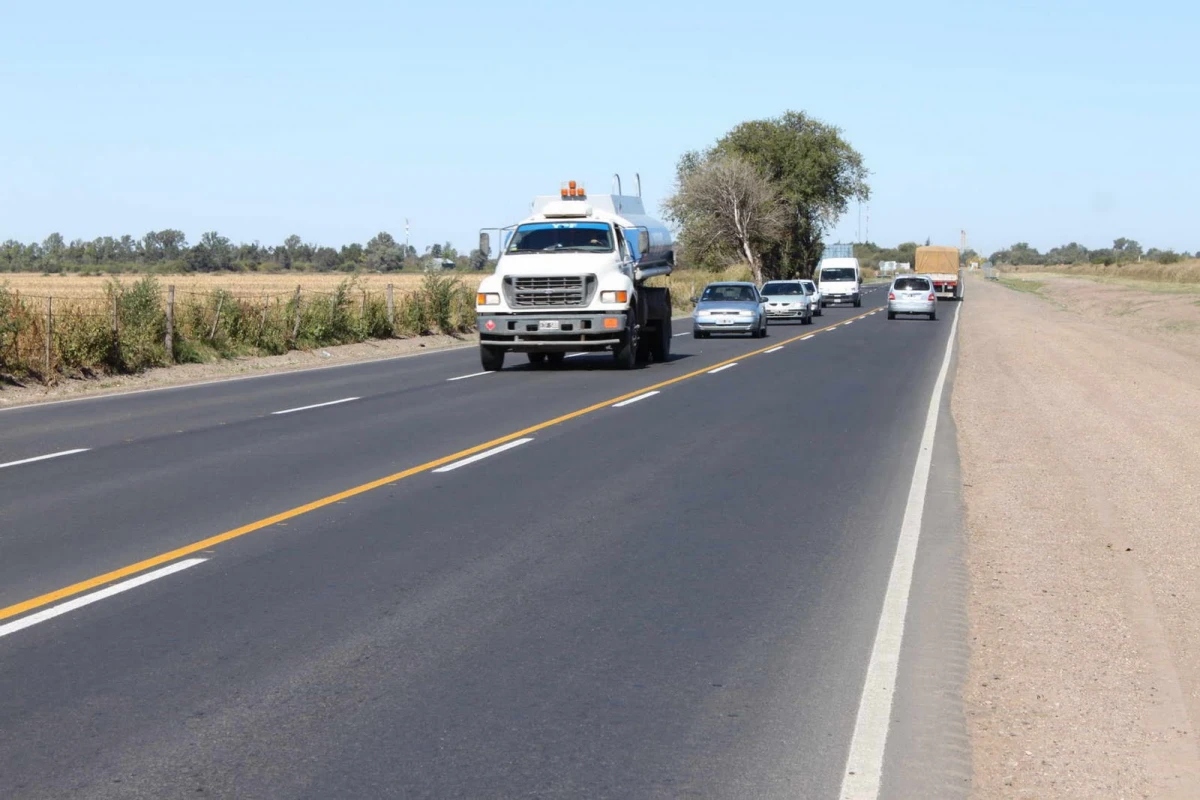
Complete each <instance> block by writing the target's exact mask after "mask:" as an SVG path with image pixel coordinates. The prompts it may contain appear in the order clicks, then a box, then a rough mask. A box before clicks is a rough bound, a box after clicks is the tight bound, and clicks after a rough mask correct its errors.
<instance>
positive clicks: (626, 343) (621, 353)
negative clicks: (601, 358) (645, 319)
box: [613, 309, 641, 369]
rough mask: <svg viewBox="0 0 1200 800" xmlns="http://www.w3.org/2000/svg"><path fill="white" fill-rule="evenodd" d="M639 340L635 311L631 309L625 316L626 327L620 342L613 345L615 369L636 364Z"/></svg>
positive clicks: (631, 366)
mask: <svg viewBox="0 0 1200 800" xmlns="http://www.w3.org/2000/svg"><path fill="white" fill-rule="evenodd" d="M640 340H641V336H640V334H639V330H638V324H637V313H636V311H635V310H633V309H631V310H630V312H629V314H628V316H627V317H626V327H625V332H624V333H623V334H622V335H621V343H620V344H618V345H615V346H614V347H613V362H614V363H615V364H616V366H617V369H633V368H634V367H636V366H637V362H638V348H639V346H640V345H641V341H640Z"/></svg>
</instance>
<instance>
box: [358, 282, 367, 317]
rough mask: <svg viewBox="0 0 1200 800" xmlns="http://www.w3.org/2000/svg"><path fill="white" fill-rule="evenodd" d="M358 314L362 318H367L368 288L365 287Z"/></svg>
mask: <svg viewBox="0 0 1200 800" xmlns="http://www.w3.org/2000/svg"><path fill="white" fill-rule="evenodd" d="M358 316H359V317H360V318H362V319H364V320H365V319H366V318H367V290H366V289H363V296H362V305H361V306H360V307H359V309H358Z"/></svg>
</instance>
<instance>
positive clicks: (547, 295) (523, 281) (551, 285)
mask: <svg viewBox="0 0 1200 800" xmlns="http://www.w3.org/2000/svg"><path fill="white" fill-rule="evenodd" d="M504 289H505V293H506V294H507V295H508V302H509V304H510V305H512V306H513V307H514V308H538V307H542V306H585V305H587V304H588V303H589V302H591V299H592V293H593V292H594V291H595V289H596V276H595V275H565V276H559V275H537V276H529V277H512V276H510V277H507V278H505V279H504Z"/></svg>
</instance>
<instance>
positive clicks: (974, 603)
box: [952, 276, 1200, 798]
mask: <svg viewBox="0 0 1200 800" xmlns="http://www.w3.org/2000/svg"><path fill="white" fill-rule="evenodd" d="M1037 280H1039V281H1041V282H1042V285H1041V287H1040V288H1039V289H1038V291H1037V292H1036V293H1026V292H1017V291H1013V290H1011V289H1009V288H1006V287H1004V286H999V285H995V284H988V283H985V282H983V281H981V280H974V281H972V285H971V286H970V287H969V291H968V293H967V298H968V299H967V301H966V303H967V305H968V308H966V309H964V312H966V313H964V314H963V318H962V323H961V331H960V336H961V339H960V347H961V350H960V360H959V366H958V374H957V378H956V381H955V390H954V396H953V400H952V408H953V414H954V419H955V422H956V424H957V426H958V431H959V451H960V457H961V461H962V474H963V483H964V490H963V491H964V500H965V504H966V524H967V530H968V538H969V543H968V567H969V571H970V578H971V589H970V592H969V596H968V613H969V617H970V637H971V646H972V652H971V664H970V671H969V678H968V680H967V685H966V686H965V688H964V703H965V706H966V712H967V720H968V727H969V732H970V737H971V742H972V754H973V755H972V758H973V771H974V779H973V794H974V795H975V796H976V797H980V798H993V797H995V798H1000V797H1004V798H1009V797H1080V798H1084V797H1086V798H1094V797H1114V798H1115V797H1155V798H1160V797H1180V798H1183V797H1188V798H1195V797H1200V752H1198V748H1197V742H1196V735H1197V729H1196V723H1197V721H1200V615H1197V614H1196V613H1195V609H1196V608H1197V607H1200V536H1198V535H1197V534H1200V414H1198V413H1197V410H1198V409H1200V333H1198V332H1197V331H1198V330H1200V306H1197V305H1196V303H1195V302H1194V301H1195V299H1196V298H1194V297H1182V298H1180V297H1173V296H1170V295H1162V294H1152V293H1139V292H1136V291H1131V290H1129V289H1127V288H1123V287H1114V286H1105V285H1103V284H1099V283H1096V282H1093V281H1086V280H1077V279H1066V278H1053V277H1045V276H1038V277H1037Z"/></svg>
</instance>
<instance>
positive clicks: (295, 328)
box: [292, 284, 300, 344]
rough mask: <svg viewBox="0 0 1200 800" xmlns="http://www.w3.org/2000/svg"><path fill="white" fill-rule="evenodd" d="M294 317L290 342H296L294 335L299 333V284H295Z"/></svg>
mask: <svg viewBox="0 0 1200 800" xmlns="http://www.w3.org/2000/svg"><path fill="white" fill-rule="evenodd" d="M295 305H296V319H295V320H294V321H293V322H292V344H295V343H296V337H297V336H299V335H300V286H299V284H297V285H296V300H295Z"/></svg>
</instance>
